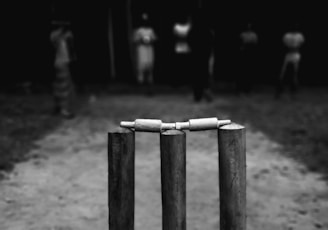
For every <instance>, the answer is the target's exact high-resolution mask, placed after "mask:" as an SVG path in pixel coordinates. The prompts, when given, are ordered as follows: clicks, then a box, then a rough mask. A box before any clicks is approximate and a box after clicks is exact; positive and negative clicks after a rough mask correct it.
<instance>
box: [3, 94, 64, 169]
mask: <svg viewBox="0 0 328 230" xmlns="http://www.w3.org/2000/svg"><path fill="white" fill-rule="evenodd" d="M52 102H53V101H52V97H51V95H11V94H2V95H0V105H1V106H0V173H1V172H2V173H1V175H4V174H3V172H6V171H10V170H11V169H13V167H14V164H15V163H16V162H20V161H23V160H25V159H27V158H28V152H29V150H30V149H31V148H32V147H33V141H34V140H37V139H38V138H40V137H42V135H44V134H46V133H47V132H49V131H50V130H52V129H53V128H55V127H56V126H57V125H58V124H59V123H60V119H59V118H58V117H55V116H53V115H52V114H51V111H52V109H53V104H52Z"/></svg>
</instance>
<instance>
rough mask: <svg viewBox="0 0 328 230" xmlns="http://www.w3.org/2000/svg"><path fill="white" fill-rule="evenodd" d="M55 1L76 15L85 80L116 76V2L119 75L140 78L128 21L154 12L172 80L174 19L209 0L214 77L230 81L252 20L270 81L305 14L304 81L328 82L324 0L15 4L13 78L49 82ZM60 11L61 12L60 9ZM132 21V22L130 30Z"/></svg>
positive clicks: (162, 60)
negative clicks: (317, 0) (305, 2)
mask: <svg viewBox="0 0 328 230" xmlns="http://www.w3.org/2000/svg"><path fill="white" fill-rule="evenodd" d="M52 4H55V5H56V7H57V9H59V10H58V11H60V13H59V15H60V17H62V19H67V20H69V21H71V22H72V29H73V33H74V35H75V39H76V51H77V57H78V59H77V63H76V66H75V69H74V71H75V72H74V76H75V77H74V79H75V81H77V82H80V83H110V82H111V81H112V80H111V79H112V78H111V73H113V72H112V71H111V70H112V68H113V67H112V66H111V65H110V63H111V60H110V52H109V50H110V46H109V34H108V33H109V32H108V27H109V25H110V23H109V9H111V13H112V15H111V23H112V24H113V41H114V52H113V53H114V57H115V60H114V61H115V62H114V63H115V77H116V78H115V79H116V81H122V82H133V81H134V75H133V69H132V60H131V52H130V48H131V47H130V46H129V39H128V36H129V27H131V28H133V27H134V26H136V25H137V24H138V23H139V21H138V20H139V18H140V13H141V12H143V11H147V12H148V13H149V15H150V19H151V20H152V25H153V27H154V29H155V31H156V33H157V35H158V38H159V39H158V41H157V42H156V45H155V51H156V63H155V81H156V82H158V83H161V82H163V83H164V82H166V81H167V80H166V79H168V78H167V76H168V75H170V74H171V73H172V71H173V70H172V68H171V66H172V65H171V64H172V63H171V60H172V58H171V57H172V56H171V55H173V51H172V46H173V37H172V25H173V23H174V21H175V20H176V19H177V18H178V17H179V16H180V15H181V14H185V13H188V12H191V11H192V10H193V9H195V8H196V7H198V6H199V5H202V7H204V8H205V9H206V11H207V12H208V16H209V18H210V19H211V24H212V27H213V28H214V30H215V33H216V37H215V45H216V48H215V55H216V62H215V69H214V73H215V80H216V81H231V80H232V76H233V75H234V74H236V73H235V70H236V69H238V66H236V62H235V58H236V55H238V45H237V42H238V41H237V39H238V34H239V32H240V29H241V27H242V26H243V24H244V23H246V22H248V21H251V22H252V23H253V25H254V29H255V30H256V31H257V32H258V35H259V46H260V53H259V54H260V58H259V60H260V61H259V64H258V68H259V72H260V74H259V75H258V82H259V83H271V82H272V81H273V80H274V79H275V77H276V76H277V74H278V73H279V71H280V68H281V65H282V60H283V46H282V35H283V33H284V32H286V30H287V29H288V28H289V26H290V24H291V23H294V22H295V21H298V22H299V23H300V26H301V30H302V32H303V33H304V35H305V39H306V42H305V45H304V47H303V48H302V52H303V54H304V55H303V59H302V66H301V68H300V79H301V82H302V83H303V84H322V83H328V80H327V78H324V77H323V76H325V75H326V74H327V70H326V69H327V68H326V67H325V66H326V65H325V63H324V61H325V59H324V58H322V56H323V55H324V54H325V53H326V51H327V42H326V41H327V35H326V33H324V31H323V30H324V28H325V27H326V21H327V20H325V17H324V16H323V15H324V14H322V13H320V12H321V11H322V10H321V7H319V6H315V7H311V6H302V5H292V4H289V5H287V4H284V5H278V4H275V5H270V4H264V3H262V5H254V4H253V5H251V4H248V3H247V2H244V3H243V4H237V3H234V4H232V3H217V2H216V1H214V0H206V1H205V0H203V1H200V0H198V1H197V0H194V1H187V0H180V1H173V0H168V1H150V0H139V1H132V0H124V1H121V0H116V1H108V2H107V3H106V2H103V3H100V2H99V1H98V2H94V1H83V2H78V1H72V0H71V1H63V0H53V1H52V2H50V1H49V2H45V3H41V4H40V3H38V4H36V3H31V2H28V3H27V2H26V3H20V4H17V5H14V4H13V3H10V5H9V4H8V5H7V6H6V7H7V9H8V12H9V14H8V15H10V16H8V20H7V22H8V23H6V25H5V27H4V34H5V37H6V39H5V43H4V49H5V52H4V54H5V58H6V60H7V61H8V64H7V65H6V66H5V69H8V71H6V72H5V73H6V74H5V75H4V77H6V79H7V81H6V82H9V83H12V82H22V81H33V82H40V83H46V84H47V83H50V82H51V78H52V76H53V71H52V58H53V57H52V48H51V45H50V42H49V34H50V30H51V20H52V19H53V17H54V15H53V14H52V13H51V5H52ZM56 17H58V15H57V16H56ZM131 28H130V29H131Z"/></svg>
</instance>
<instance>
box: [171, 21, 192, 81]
mask: <svg viewBox="0 0 328 230" xmlns="http://www.w3.org/2000/svg"><path fill="white" fill-rule="evenodd" d="M192 26H193V25H192V20H191V17H190V16H186V15H181V16H180V17H179V18H178V19H177V21H176V22H175V23H174V25H173V35H174V39H175V42H174V54H175V56H174V60H173V70H174V72H173V74H174V79H173V81H174V83H175V85H183V84H185V83H187V82H189V81H190V76H189V75H190V72H189V71H190V68H191V67H192V65H191V64H192V59H191V47H190V31H191V29H192Z"/></svg>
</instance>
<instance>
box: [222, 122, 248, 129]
mask: <svg viewBox="0 0 328 230" xmlns="http://www.w3.org/2000/svg"><path fill="white" fill-rule="evenodd" d="M244 128H245V127H244V126H242V125H239V124H236V123H231V124H227V125H223V126H221V127H220V128H219V129H223V130H238V129H244Z"/></svg>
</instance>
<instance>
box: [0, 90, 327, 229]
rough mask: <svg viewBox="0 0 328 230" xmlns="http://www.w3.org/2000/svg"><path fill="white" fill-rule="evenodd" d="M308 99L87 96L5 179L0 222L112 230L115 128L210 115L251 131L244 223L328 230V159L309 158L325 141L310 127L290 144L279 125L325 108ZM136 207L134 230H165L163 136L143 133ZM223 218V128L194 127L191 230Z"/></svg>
mask: <svg viewBox="0 0 328 230" xmlns="http://www.w3.org/2000/svg"><path fill="white" fill-rule="evenodd" d="M302 97H303V99H304V100H305V99H306V100H307V102H304V100H303V101H302V98H299V99H297V100H296V101H291V99H283V100H281V101H278V102H277V101H274V100H273V99H272V98H271V95H268V94H256V95H252V96H247V97H243V96H242V97H235V96H232V95H230V96H229V95H217V96H216V98H215V100H214V101H213V102H212V103H205V102H203V103H198V104H196V103H194V102H192V100H191V95H189V94H180V95H166V94H163V95H155V96H153V97H146V96H143V95H97V96H96V97H90V100H89V101H86V103H85V104H84V105H83V106H82V109H80V111H79V113H78V116H77V117H76V118H75V119H73V120H66V121H62V122H58V124H56V125H55V127H51V130H50V131H49V132H47V133H46V134H44V135H42V136H40V137H38V138H36V139H35V140H34V142H33V143H34V144H33V147H32V148H29V150H27V151H28V152H27V153H25V154H26V155H27V156H28V160H25V161H23V162H20V163H16V165H15V167H14V169H13V170H11V171H10V172H9V173H8V174H7V175H6V177H5V178H3V179H2V180H1V181H0V213H1V215H0V229H1V230H41V229H42V230H75V229H76V230H78V229H79V230H86V229H94V230H98V229H99V230H103V229H108V209H107V176H108V175H107V173H108V171H107V132H108V130H110V129H113V128H115V127H117V125H118V124H119V121H121V120H134V119H136V118H159V119H162V120H164V121H167V122H169V121H184V120H187V119H190V118H197V117H212V116H217V117H219V118H228V119H232V120H234V121H237V122H239V123H242V124H243V125H245V126H246V128H247V132H246V137H247V140H246V142H247V229H253V230H278V229H290V230H291V229H297V230H312V229H328V214H327V213H328V183H327V171H326V169H325V166H326V165H327V164H324V165H325V166H322V164H321V165H320V163H318V162H317V163H313V162H315V161H314V160H312V161H311V162H310V161H309V160H307V159H308V158H306V157H302V156H308V155H313V156H314V157H316V153H315V151H317V152H320V154H321V155H322V154H325V155H327V154H328V152H327V151H326V149H325V147H324V146H325V143H324V141H325V140H321V139H320V138H322V137H321V136H319V137H317V136H316V135H314V134H311V133H310V134H308V133H307V134H306V135H305V134H304V130H305V132H307V127H305V128H304V127H303V129H300V128H297V129H296V131H295V130H292V131H291V132H293V131H294V132H296V134H297V135H301V134H302V135H303V136H302V137H299V136H298V137H297V138H298V139H297V140H296V142H297V143H296V142H295V138H293V139H292V140H291V141H290V140H289V139H288V143H291V142H292V141H294V142H292V144H291V145H288V144H286V143H285V142H284V140H286V139H287V137H288V135H289V133H288V132H287V133H286V132H285V131H286V130H285V129H283V127H281V124H282V123H283V124H285V123H284V122H283V120H288V119H289V120H295V119H296V118H295V116H296V115H291V114H295V113H290V111H293V110H297V111H300V112H302V111H303V110H304V109H303V110H301V108H303V107H304V105H305V106H306V105H307V106H311V107H310V109H308V110H313V107H312V106H313V101H317V103H319V104H316V105H318V108H319V107H320V108H322V106H321V105H320V103H321V100H320V98H322V97H318V98H314V99H313V101H309V99H308V96H307V95H306V94H304V95H302ZM326 99H327V95H326ZM288 111H289V114H288ZM293 112H295V111H293ZM318 113H321V112H318ZM277 114H278V115H277ZM279 114H280V115H279ZM311 114H312V113H311ZM289 115H290V116H292V117H290V116H289ZM245 116H248V118H247V117H245ZM249 116H252V117H251V118H250V117H249ZM264 116H266V117H264ZM297 116H298V115H297ZM318 116H319V115H318ZM274 122H276V123H277V124H270V125H267V124H264V123H274ZM291 122H292V121H291ZM289 125H290V123H289ZM303 126H304V125H303ZM285 127H289V126H288V125H286V124H285ZM318 127H319V128H318V132H320V131H321V132H324V131H322V130H321V129H320V127H321V126H318ZM270 129H276V130H275V131H270ZM279 130H282V131H279ZM31 132H32V129H31ZM299 133H301V134H299ZM316 133H317V132H316ZM296 134H295V135H296ZM293 135H294V134H293ZM295 135H294V136H295ZM302 138H303V139H302ZM311 138H312V139H313V138H314V142H315V141H317V142H315V143H319V144H314V146H316V147H312V145H311V146H310V147H309V145H310V144H306V145H304V143H306V142H309V141H310V139H311ZM299 139H300V140H299ZM318 146H319V147H318ZM324 151H326V152H324ZM296 155H299V156H301V157H299V158H297V157H295V156H296ZM317 155H319V153H317ZM325 159H327V158H322V159H321V162H322V161H324V160H325ZM325 163H327V161H325ZM135 205H136V207H135V229H137V230H138V229H139V230H141V229H147V230H148V229H149V230H153V229H154V230H155V229H158V230H159V229H161V186H160V157H159V135H158V134H150V133H137V135H136V202H135ZM219 222H220V220H219V192H218V148H217V133H216V131H205V132H197V133H196V132H187V229H189V230H196V229H201V230H211V229H219Z"/></svg>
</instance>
